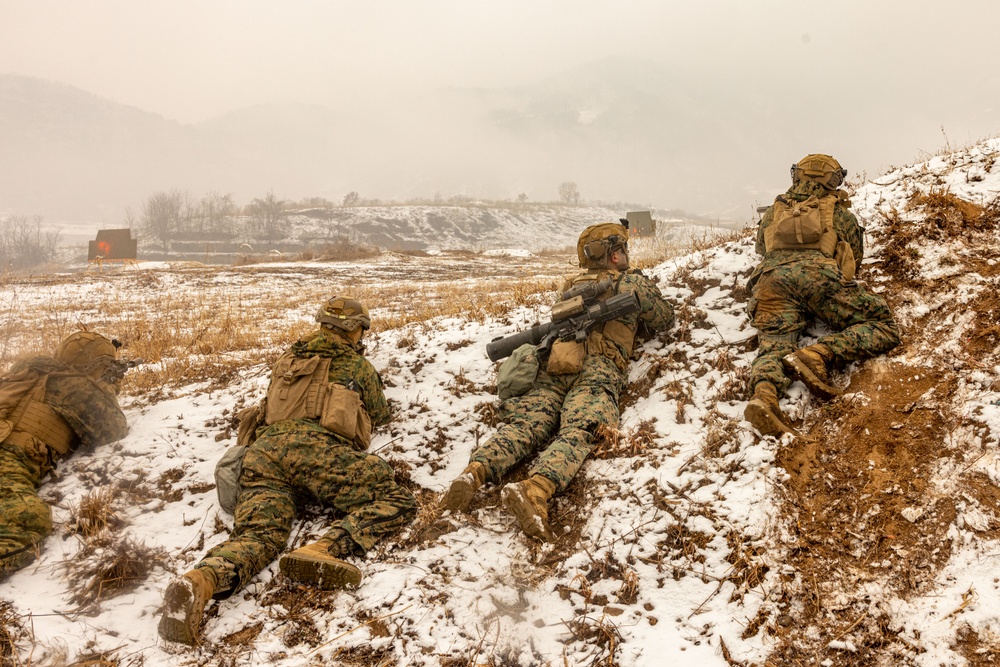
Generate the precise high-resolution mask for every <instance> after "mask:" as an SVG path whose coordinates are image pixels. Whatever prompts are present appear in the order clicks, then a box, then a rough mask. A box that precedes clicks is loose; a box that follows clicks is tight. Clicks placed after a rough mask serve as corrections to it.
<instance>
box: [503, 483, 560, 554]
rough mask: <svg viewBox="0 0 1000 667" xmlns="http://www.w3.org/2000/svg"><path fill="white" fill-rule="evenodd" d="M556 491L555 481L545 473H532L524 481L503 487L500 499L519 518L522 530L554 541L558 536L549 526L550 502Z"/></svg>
mask: <svg viewBox="0 0 1000 667" xmlns="http://www.w3.org/2000/svg"><path fill="white" fill-rule="evenodd" d="M555 492H556V485H555V482H553V481H552V480H550V479H549V478H548V477H545V476H544V475H532V476H531V477H529V478H528V479H526V480H524V481H523V482H518V483H516V484H508V485H507V486H505V487H503V490H502V491H501V492H500V500H501V501H503V506H504V507H505V508H506V509H507V511H508V512H510V513H511V514H513V515H514V516H515V517H516V518H517V522H518V523H519V524H521V530H523V531H524V532H525V533H527V534H528V535H530V536H531V537H534V538H537V539H539V540H542V541H544V542H553V541H555V539H556V538H555V535H553V534H552V529H551V528H550V527H549V507H548V502H549V499H550V498H551V497H552V495H553V494H554V493H555Z"/></svg>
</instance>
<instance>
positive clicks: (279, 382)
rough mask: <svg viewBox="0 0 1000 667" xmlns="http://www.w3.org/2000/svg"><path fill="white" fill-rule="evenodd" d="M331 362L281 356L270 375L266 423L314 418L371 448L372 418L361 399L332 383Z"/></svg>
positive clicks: (364, 448) (336, 431) (333, 431)
mask: <svg viewBox="0 0 1000 667" xmlns="http://www.w3.org/2000/svg"><path fill="white" fill-rule="evenodd" d="M330 361H331V360H330V359H328V358H324V357H320V356H313V357H304V358H303V357H296V356H292V355H286V356H282V357H281V358H280V359H278V363H276V364H275V365H274V369H273V371H272V372H271V386H270V387H268V390H267V407H266V409H265V420H264V421H265V423H266V424H267V425H269V426H270V425H271V424H274V423H275V422H279V421H284V420H285V419H315V420H317V421H319V425H320V426H322V427H323V428H325V429H326V430H328V431H330V432H332V433H335V434H337V435H339V436H340V437H342V438H344V439H346V440H348V441H349V442H352V443H354V444H355V446H357V447H360V448H361V449H362V450H366V449H368V445H370V444H371V439H372V425H371V419H370V418H369V417H368V411H367V410H366V409H365V406H364V405H363V404H362V403H361V396H360V395H359V394H358V392H356V391H353V390H351V389H349V388H347V387H345V386H344V385H342V384H335V383H332V382H330Z"/></svg>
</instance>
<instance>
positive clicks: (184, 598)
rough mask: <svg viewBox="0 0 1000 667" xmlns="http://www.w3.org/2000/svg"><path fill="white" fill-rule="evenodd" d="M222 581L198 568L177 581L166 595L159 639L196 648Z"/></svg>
mask: <svg viewBox="0 0 1000 667" xmlns="http://www.w3.org/2000/svg"><path fill="white" fill-rule="evenodd" d="M218 585H219V580H218V578H217V577H216V575H215V572H214V571H212V570H211V569H209V568H207V567H199V568H195V569H193V570H191V571H190V572H187V573H185V574H184V575H183V576H181V577H179V578H177V579H174V580H173V581H172V582H170V585H169V586H167V590H166V591H164V593H163V606H164V607H165V609H164V610H163V616H162V617H161V618H160V626H159V632H160V636H161V637H163V638H164V639H166V640H169V641H172V642H180V643H181V644H187V645H188V646H194V644H195V641H196V640H197V639H198V636H199V634H200V632H199V630H200V626H201V617H202V615H203V614H204V613H205V606H206V605H207V604H208V601H209V600H211V599H212V595H214V594H215V589H216V587H217V586H218Z"/></svg>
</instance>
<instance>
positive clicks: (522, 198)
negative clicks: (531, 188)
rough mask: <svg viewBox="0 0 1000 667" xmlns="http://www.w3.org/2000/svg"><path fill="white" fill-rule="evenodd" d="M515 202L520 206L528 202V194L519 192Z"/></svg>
mask: <svg viewBox="0 0 1000 667" xmlns="http://www.w3.org/2000/svg"><path fill="white" fill-rule="evenodd" d="M517 203H518V205H520V206H524V205H525V204H527V203H528V195H526V194H524V193H523V192H522V193H521V194H519V195H518V196H517Z"/></svg>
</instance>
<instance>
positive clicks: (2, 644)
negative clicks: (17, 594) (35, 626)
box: [0, 600, 31, 667]
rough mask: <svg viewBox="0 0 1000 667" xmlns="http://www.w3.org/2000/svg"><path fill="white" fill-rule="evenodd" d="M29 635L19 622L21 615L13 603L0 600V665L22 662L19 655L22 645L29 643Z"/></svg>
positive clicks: (5, 666)
mask: <svg viewBox="0 0 1000 667" xmlns="http://www.w3.org/2000/svg"><path fill="white" fill-rule="evenodd" d="M30 639H31V635H30V633H29V631H28V630H27V629H26V628H25V627H24V625H23V624H22V623H21V617H20V615H19V614H18V613H17V610H16V609H15V608H14V605H13V604H11V603H10V602H8V601H6V600H0V667H15V666H18V665H21V664H23V663H22V662H21V661H20V659H19V656H20V654H21V650H22V647H23V646H24V645H25V644H27V643H29V642H30Z"/></svg>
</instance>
